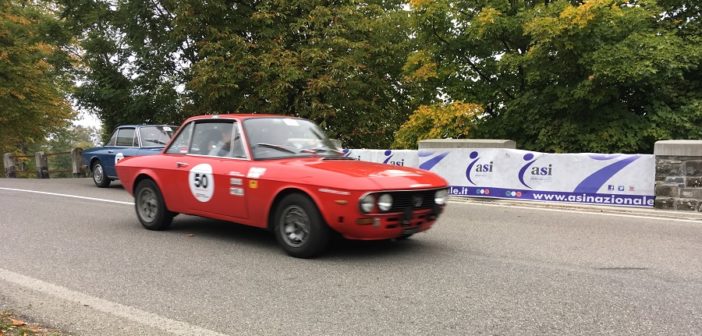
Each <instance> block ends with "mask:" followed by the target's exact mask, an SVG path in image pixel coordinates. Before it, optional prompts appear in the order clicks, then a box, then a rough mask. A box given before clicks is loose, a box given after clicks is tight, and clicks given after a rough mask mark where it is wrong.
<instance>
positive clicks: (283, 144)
mask: <svg viewBox="0 0 702 336" xmlns="http://www.w3.org/2000/svg"><path fill="white" fill-rule="evenodd" d="M244 130H245V131H246V134H247V136H248V140H249V146H251V153H253V157H254V159H274V158H284V157H297V156H339V155H340V153H339V151H338V150H337V149H336V147H334V145H333V144H332V143H331V141H329V139H328V138H327V137H326V136H325V135H324V132H322V130H321V129H319V127H317V125H315V124H314V123H312V122H311V121H308V120H304V119H293V118H258V119H248V120H246V121H244Z"/></svg>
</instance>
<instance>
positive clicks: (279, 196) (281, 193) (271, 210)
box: [266, 186, 329, 231]
mask: <svg viewBox="0 0 702 336" xmlns="http://www.w3.org/2000/svg"><path fill="white" fill-rule="evenodd" d="M290 194H301V195H303V196H305V197H307V198H309V199H310V201H312V203H313V204H314V206H315V207H317V211H319V215H320V218H321V219H322V220H323V221H324V225H327V226H329V224H327V220H326V217H325V216H324V209H323V205H322V203H321V202H320V200H319V199H318V198H317V197H315V196H314V195H313V193H311V192H309V191H308V190H305V189H304V188H301V187H299V186H289V187H284V188H281V189H280V190H278V192H277V193H276V195H275V197H274V198H273V201H272V202H271V205H270V207H268V212H267V214H266V224H267V225H266V228H267V229H268V230H270V231H272V230H273V227H274V225H275V223H274V220H275V218H274V217H275V211H276V209H277V208H278V204H280V202H281V201H282V200H283V198H285V197H286V196H288V195H290Z"/></svg>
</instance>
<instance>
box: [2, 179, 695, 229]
mask: <svg viewBox="0 0 702 336" xmlns="http://www.w3.org/2000/svg"><path fill="white" fill-rule="evenodd" d="M0 190H8V191H19V192H28V193H35V194H43V195H51V196H59V197H69V198H77V199H84V200H89V201H96V202H106V203H115V204H124V205H134V203H133V202H124V201H115V200H109V199H104V198H96V197H86V196H78V195H70V194H59V193H52V192H46V191H37V190H28V189H15V188H3V187H0ZM449 203H451V204H463V205H475V206H490V207H503V208H510V209H523V210H535V211H551V212H566V213H569V214H584V215H599V216H612V217H626V218H639V219H655V220H670V221H676V222H686V223H698V224H700V223H702V219H700V220H695V219H684V218H671V217H665V216H645V215H631V214H620V213H610V212H598V211H600V210H597V209H592V210H591V211H582V210H573V209H547V208H542V207H529V206H523V205H512V204H485V203H477V202H465V201H449ZM681 214H682V213H681Z"/></svg>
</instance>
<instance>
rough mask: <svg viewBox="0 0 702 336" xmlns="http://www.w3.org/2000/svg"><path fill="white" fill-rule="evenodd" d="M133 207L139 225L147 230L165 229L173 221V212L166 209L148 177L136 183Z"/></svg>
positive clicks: (159, 194)
mask: <svg viewBox="0 0 702 336" xmlns="http://www.w3.org/2000/svg"><path fill="white" fill-rule="evenodd" d="M134 207H135V209H136V213H137V217H138V218H139V222H141V225H142V226H144V227H145V228H147V229H149V230H165V229H167V228H168V227H169V226H170V225H171V222H172V221H173V216H174V215H175V214H174V213H172V212H170V211H168V209H167V208H166V204H165V202H164V201H163V196H162V195H161V191H160V190H159V189H158V186H157V185H156V183H154V181H152V180H150V179H146V180H142V181H141V182H139V184H137V187H136V189H135V192H134Z"/></svg>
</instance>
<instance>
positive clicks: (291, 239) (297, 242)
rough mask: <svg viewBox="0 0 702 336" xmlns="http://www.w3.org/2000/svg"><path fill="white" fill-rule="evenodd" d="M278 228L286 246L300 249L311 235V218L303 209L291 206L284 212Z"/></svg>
mask: <svg viewBox="0 0 702 336" xmlns="http://www.w3.org/2000/svg"><path fill="white" fill-rule="evenodd" d="M278 227H279V229H280V231H281V232H280V233H281V235H282V236H283V239H284V240H285V243H286V244H288V245H290V246H293V247H299V246H301V245H302V244H304V243H305V241H306V240H307V238H308V237H309V235H310V218H309V217H308V216H307V213H306V212H305V210H303V209H302V208H301V207H299V206H296V205H293V206H289V207H287V208H286V209H285V211H284V212H283V216H282V218H281V223H280V225H278Z"/></svg>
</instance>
